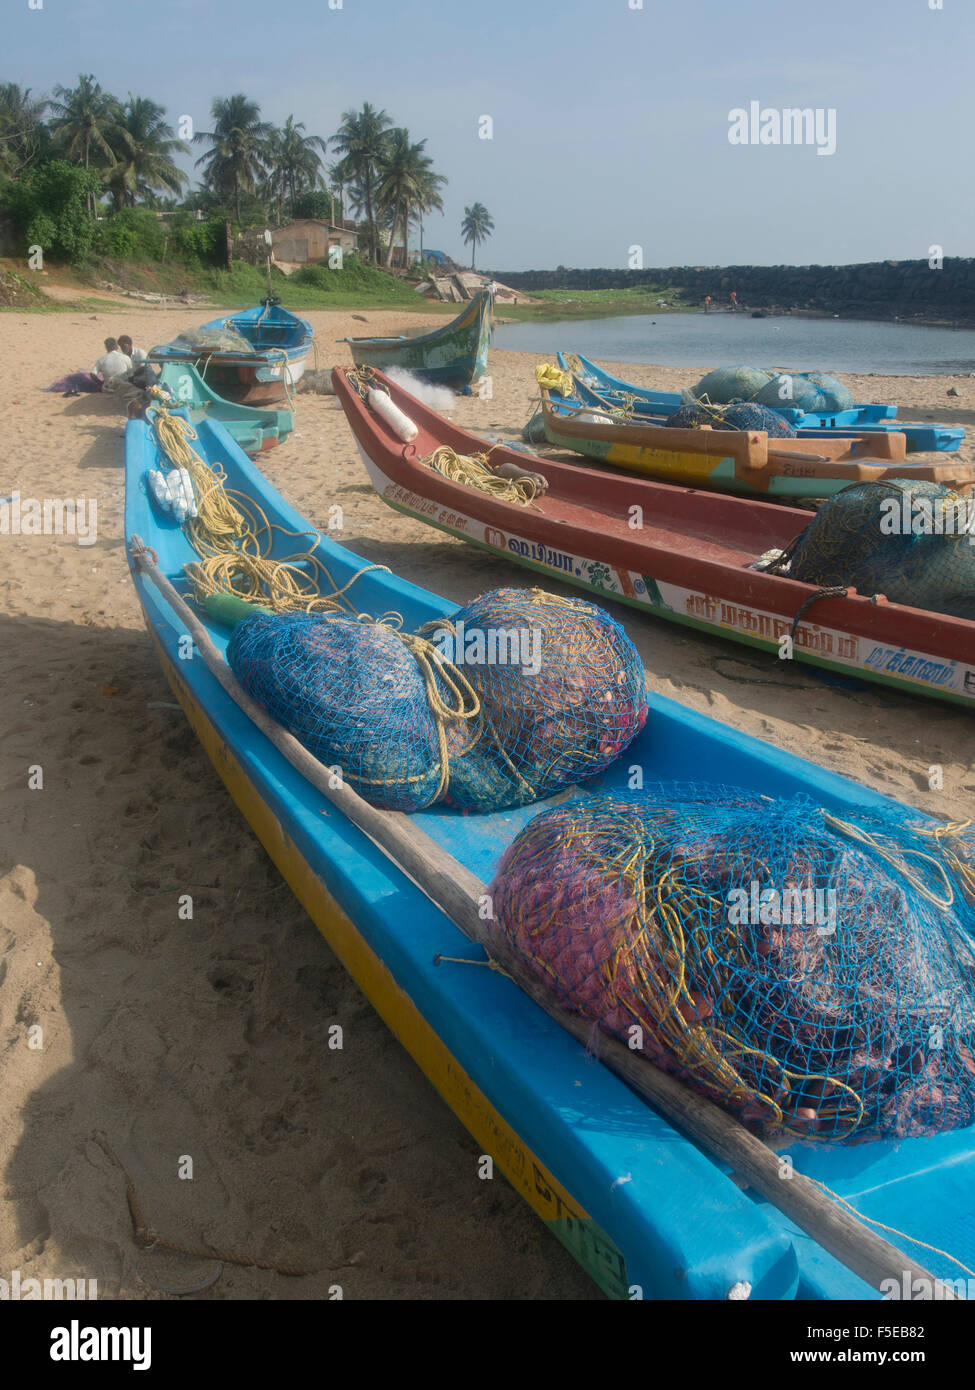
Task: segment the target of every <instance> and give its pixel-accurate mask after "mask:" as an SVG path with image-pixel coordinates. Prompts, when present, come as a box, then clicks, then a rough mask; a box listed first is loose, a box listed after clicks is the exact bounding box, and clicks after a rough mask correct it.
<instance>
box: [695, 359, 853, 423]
mask: <svg viewBox="0 0 975 1390" xmlns="http://www.w3.org/2000/svg"><path fill="white" fill-rule="evenodd" d="M693 392H694V395H695V396H697V397H699V398H701V399H703V398H704V397H707V399H708V400H709V401H711V402H712V403H713V404H714V405H727V404H729V403H730V402H732V401H754V402H756V403H757V404H758V405H764V406H768V408H769V409H770V410H806V411H809V412H811V413H823V412H828V411H840V410H849V408H850V407H851V406H852V404H853V397H852V395H851V394H850V392H849V391H848V390H847V388H846V387H845V386H844V385H843V383H842V382H841V381H840V380H838V378H837V377H835V376H832V375H831V374H830V373H829V372H775V371H771V370H770V369H769V368H767V367H716V368H715V369H714V370H713V371H711V372H708V373H707V375H706V376H703V377H702V378H701V380H700V381H699V382H698V383H697V385H696V386H695V387H694V388H693Z"/></svg>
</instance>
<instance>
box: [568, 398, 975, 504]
mask: <svg viewBox="0 0 975 1390" xmlns="http://www.w3.org/2000/svg"><path fill="white" fill-rule="evenodd" d="M590 411H591V407H583V406H581V405H580V403H579V402H577V401H570V400H568V399H567V398H565V397H562V396H558V395H554V394H552V393H551V392H548V391H543V392H542V413H543V420H544V424H545V437H546V438H547V440H548V442H549V443H550V444H551V445H553V446H554V447H555V448H559V449H568V450H570V451H571V452H574V453H578V454H582V455H583V456H584V457H586V458H591V459H596V460H597V461H598V462H600V463H608V464H612V465H613V466H614V467H616V468H624V469H626V470H627V471H632V472H634V473H639V474H641V475H643V476H644V477H648V478H656V479H657V480H658V481H661V482H671V483H679V484H682V485H686V486H689V487H699V488H711V489H715V490H716V491H720V492H731V493H736V494H738V495H740V496H743V497H772V498H796V497H831V496H832V495H833V494H834V493H836V492H839V491H840V490H841V489H842V488H844V487H847V486H849V484H850V483H856V482H867V481H872V482H879V481H880V480H882V479H885V478H916V479H918V480H924V481H933V482H941V483H944V484H946V486H948V487H954V488H968V487H970V486H971V485H972V483H973V482H975V466H973V465H971V464H965V463H959V462H957V461H953V460H947V459H945V460H943V461H942V460H940V459H939V460H938V461H935V462H924V463H912V462H909V461H908V460H907V447H906V441H905V439H904V436H903V434H900V433H890V434H883V435H857V436H855V437H854V438H844V437H838V438H837V437H828V436H827V437H820V438H817V439H816V440H805V439H772V440H770V439H769V437H768V436H767V435H766V434H764V433H758V432H755V431H752V430H694V429H668V428H665V427H664V426H661V425H652V424H645V423H633V424H620V423H616V422H614V423H612V424H598V423H593V422H591V421H587V420H585V419H582V418H580V416H581V414H583V413H589V412H590Z"/></svg>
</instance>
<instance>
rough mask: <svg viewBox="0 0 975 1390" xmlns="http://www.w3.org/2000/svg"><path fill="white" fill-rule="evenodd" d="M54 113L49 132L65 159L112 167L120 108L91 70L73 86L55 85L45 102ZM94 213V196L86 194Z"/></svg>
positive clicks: (85, 164)
mask: <svg viewBox="0 0 975 1390" xmlns="http://www.w3.org/2000/svg"><path fill="white" fill-rule="evenodd" d="M49 105H50V107H51V111H52V112H53V114H54V121H53V122H52V134H53V136H54V138H55V140H56V141H57V142H58V143H59V144H60V145H61V147H62V149H63V150H64V152H65V154H66V155H67V156H68V158H69V159H73V160H76V161H77V163H79V164H82V165H84V167H85V168H86V169H89V168H90V167H91V164H92V161H94V162H95V163H98V164H100V165H102V166H103V167H105V166H107V167H108V168H112V167H113V166H114V165H115V164H116V163H117V160H116V157H115V151H114V149H113V148H112V145H113V142H114V141H117V140H118V138H119V137H118V127H119V122H120V120H121V115H122V110H121V107H120V105H119V102H118V99H117V98H116V97H113V96H112V95H111V93H110V92H103V91H102V89H101V86H100V85H99V84H98V83H97V82H96V81H95V78H94V75H93V74H92V73H81V74H80V75H79V77H78V85H77V87H55V89H54V97H53V98H52V99H51V101H50V103H49ZM88 206H89V211H90V212H91V213H92V214H94V211H95V195H94V193H89V194H88Z"/></svg>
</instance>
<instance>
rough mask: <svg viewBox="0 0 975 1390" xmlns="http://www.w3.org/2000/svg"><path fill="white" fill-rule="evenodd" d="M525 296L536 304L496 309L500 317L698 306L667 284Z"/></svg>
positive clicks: (545, 319)
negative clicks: (535, 301) (529, 297)
mask: <svg viewBox="0 0 975 1390" xmlns="http://www.w3.org/2000/svg"><path fill="white" fill-rule="evenodd" d="M525 293H526V294H527V293H530V294H531V296H532V298H533V299H537V300H539V301H540V303H538V304H514V305H509V304H505V305H503V306H500V307H499V311H500V314H501V316H502V317H503V318H506V319H509V318H510V319H517V320H519V321H523V322H528V323H553V322H555V321H556V320H559V319H598V318H609V317H611V316H612V315H614V314H653V315H657V314H676V313H688V312H689V311H693V310H697V309H698V308H699V307H700V306H699V305H698V304H697V302H696V301H694V302H691V301H690V300H687V299H685V298H684V291H683V290H679V289H674V288H673V287H672V286H670V285H667V286H663V285H661V286H655V285H639V286H635V287H633V288H631V289H605V290H531V291H527V290H526V291H525Z"/></svg>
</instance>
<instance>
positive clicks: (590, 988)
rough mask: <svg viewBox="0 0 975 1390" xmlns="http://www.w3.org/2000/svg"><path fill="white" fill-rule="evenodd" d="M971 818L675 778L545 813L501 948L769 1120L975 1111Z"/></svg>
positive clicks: (787, 1124)
mask: <svg viewBox="0 0 975 1390" xmlns="http://www.w3.org/2000/svg"><path fill="white" fill-rule="evenodd" d="M972 848H973V833H972V831H971V828H970V827H967V828H966V827H958V826H951V827H932V826H931V825H930V824H929V823H924V822H922V821H921V819H920V817H917V822H916V824H911V823H910V819H909V817H905V816H903V815H900V814H897V813H895V814H890V815H888V814H886V813H877V812H872V811H865V812H864V813H863V814H862V815H861V814H859V813H857V814H855V815H854V814H852V813H851V814H850V815H846V816H843V817H838V816H834V815H831V814H829V813H827V812H826V811H824V810H820V809H817V808H816V807H815V806H814V805H813V803H811V802H809V801H808V800H806V799H804V798H797V799H796V800H791V801H785V800H778V801H772V800H769V799H766V798H760V797H757V796H755V795H754V794H753V793H750V792H746V791H736V790H733V789H728V788H721V787H714V786H708V785H701V784H697V785H686V784H671V785H663V786H658V787H655V788H652V789H648V790H647V791H645V792H644V793H642V794H640V795H639V796H630V797H621V798H619V799H612V798H598V799H593V800H590V801H586V802H577V803H575V804H571V805H566V806H563V807H559V808H557V809H555V810H551V811H546V812H544V813H543V814H541V815H539V816H536V818H535V819H534V820H533V821H532V822H531V823H530V824H529V825H528V826H527V827H526V829H525V830H523V831H522V832H521V834H520V835H519V836H518V837H517V838H516V840H515V841H514V843H513V844H512V845H511V847H510V849H509V850H508V852H507V853H506V854H505V856H504V858H503V860H502V861H501V864H500V866H499V868H498V872H497V875H496V877H495V880H494V882H493V883H492V885H491V888H490V894H491V898H492V902H493V910H494V921H493V926H492V934H493V936H494V943H493V945H494V949H495V950H496V952H497V954H498V955H499V956H501V958H502V961H503V959H504V955H505V952H506V951H513V952H514V953H515V954H516V955H517V956H519V957H520V958H521V959H522V960H523V961H525V962H526V963H527V964H528V965H529V967H530V968H531V969H532V971H533V972H534V973H535V974H536V975H537V976H538V978H539V979H540V980H542V981H543V982H544V983H545V984H546V985H547V986H548V987H550V988H551V990H552V991H553V992H554V993H555V994H556V995H557V996H558V997H559V998H560V999H561V1001H562V1002H563V1003H564V1004H565V1005H567V1006H569V1007H570V1008H572V1009H573V1010H577V1011H578V1012H580V1013H582V1014H583V1015H585V1016H586V1017H587V1018H588V1019H591V1020H592V1022H593V1024H594V1025H597V1026H598V1027H599V1028H600V1029H602V1030H604V1031H605V1032H607V1033H609V1034H612V1035H614V1036H616V1037H618V1038H621V1039H622V1040H624V1041H625V1042H627V1043H628V1044H629V1045H630V1046H631V1047H634V1046H635V1047H639V1048H640V1049H641V1050H642V1051H643V1053H644V1054H645V1055H646V1056H647V1057H649V1058H650V1059H651V1060H652V1061H654V1062H655V1063H656V1064H657V1065H659V1066H661V1067H662V1068H664V1069H666V1070H667V1071H670V1072H672V1073H674V1074H675V1075H677V1076H679V1077H680V1078H681V1079H682V1080H684V1081H685V1082H687V1083H688V1084H690V1085H691V1086H692V1087H693V1088H694V1089H696V1090H698V1091H700V1092H702V1093H703V1094H704V1095H706V1096H708V1097H710V1098H711V1099H713V1100H715V1101H716V1102H717V1103H719V1104H720V1105H722V1106H724V1107H725V1108H726V1109H729V1110H731V1111H733V1112H734V1113H735V1114H737V1115H738V1116H739V1117H740V1118H741V1119H742V1120H745V1121H749V1122H755V1123H756V1124H760V1125H761V1126H763V1127H764V1128H766V1129H767V1130H769V1131H773V1132H774V1131H783V1132H787V1133H792V1134H797V1135H800V1136H803V1137H807V1138H815V1139H863V1138H871V1137H878V1136H888V1137H895V1138H900V1137H905V1136H909V1135H920V1134H934V1133H938V1132H940V1131H942V1130H947V1129H953V1128H957V1127H960V1126H964V1125H968V1124H971V1123H972V1121H973V1119H975V949H973V941H972V934H973V927H975V867H973V866H975V856H973V854H972Z"/></svg>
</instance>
